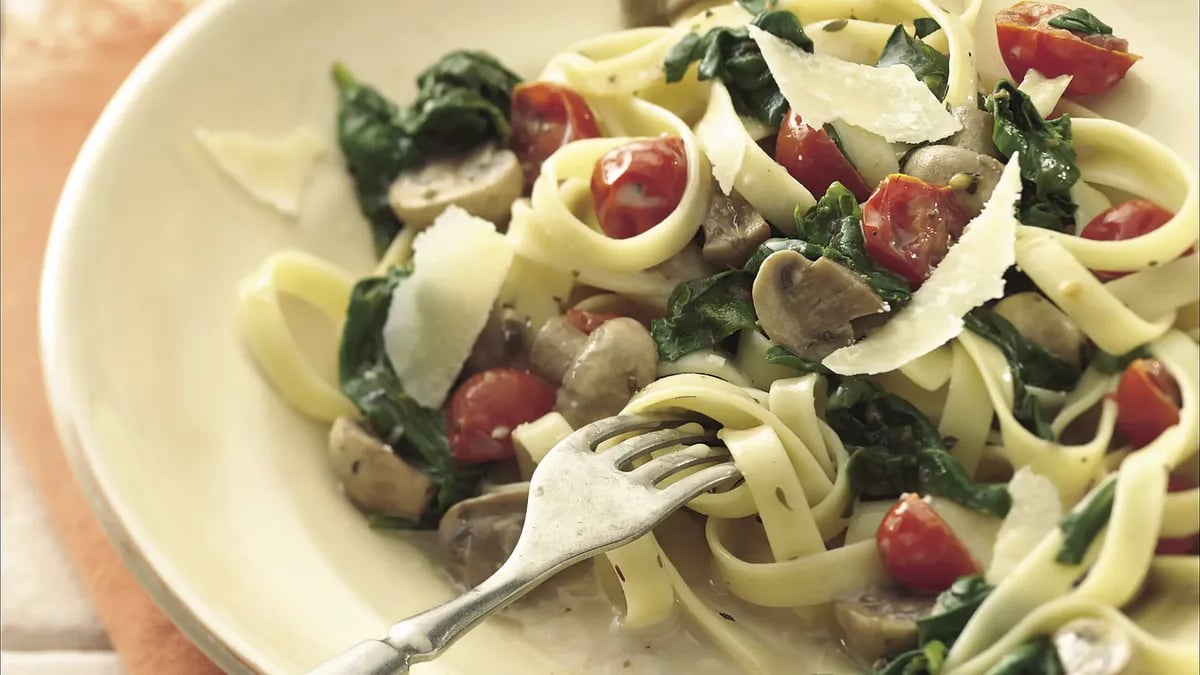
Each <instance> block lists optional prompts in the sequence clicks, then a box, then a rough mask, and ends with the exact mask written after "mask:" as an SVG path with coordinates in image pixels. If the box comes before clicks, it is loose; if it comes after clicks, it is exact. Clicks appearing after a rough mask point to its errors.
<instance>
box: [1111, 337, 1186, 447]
mask: <svg viewBox="0 0 1200 675" xmlns="http://www.w3.org/2000/svg"><path fill="white" fill-rule="evenodd" d="M1116 401H1117V430H1118V431H1120V432H1121V435H1122V436H1124V437H1125V440H1127V441H1129V443H1130V444H1131V445H1133V447H1135V448H1140V447H1143V446H1145V445H1147V444H1149V443H1150V442H1151V441H1153V440H1154V439H1156V438H1158V435H1159V434H1161V433H1162V432H1163V431H1164V430H1165V429H1166V428H1167V427H1172V426H1175V425H1176V424H1179V408H1180V407H1181V406H1182V405H1183V404H1182V398H1181V396H1180V393H1179V385H1178V384H1176V383H1175V378H1173V377H1171V375H1170V373H1168V372H1167V369H1166V368H1164V367H1163V365H1162V364H1161V363H1159V362H1158V361H1156V360H1154V359H1137V360H1136V361H1134V362H1133V363H1131V364H1129V367H1128V368H1126V369H1125V372H1124V373H1122V374H1121V381H1120V383H1119V384H1118V385H1117V395H1116Z"/></svg>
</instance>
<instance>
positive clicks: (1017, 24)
mask: <svg viewBox="0 0 1200 675" xmlns="http://www.w3.org/2000/svg"><path fill="white" fill-rule="evenodd" d="M1070 10H1071V8H1070V7H1063V6H1062V5H1052V4H1049V3H1045V2H1019V3H1017V4H1015V5H1013V6H1012V7H1009V8H1008V9H1005V10H1001V11H999V12H997V13H996V39H997V41H998V42H999V43H1000V55H1001V56H1002V57H1003V58H1004V65H1006V66H1008V72H1009V73H1011V74H1012V76H1013V79H1015V80H1017V81H1020V80H1021V79H1023V78H1024V77H1025V73H1026V72H1028V71H1029V70H1030V69H1033V70H1036V71H1038V72H1039V73H1041V74H1042V75H1045V76H1046V77H1058V76H1059V75H1071V76H1072V79H1071V84H1070V85H1069V86H1067V93H1068V94H1072V95H1075V96H1085V95H1090V94H1103V93H1104V92H1106V91H1108V90H1109V89H1112V88H1113V87H1114V86H1116V84H1117V82H1120V81H1121V79H1122V78H1123V77H1125V73H1126V72H1127V71H1128V70H1129V68H1130V66H1132V65H1133V64H1134V63H1137V62H1138V60H1139V59H1141V58H1142V57H1140V56H1138V55H1137V54H1130V53H1129V51H1128V50H1129V42H1128V41H1126V40H1123V39H1121V38H1119V37H1116V36H1114V35H1097V34H1090V35H1083V34H1080V33H1072V32H1071V31H1069V30H1064V29H1062V28H1055V27H1054V26H1051V25H1050V20H1051V19H1053V18H1055V17H1057V16H1059V15H1061V14H1065V13H1067V12H1069V11H1070Z"/></svg>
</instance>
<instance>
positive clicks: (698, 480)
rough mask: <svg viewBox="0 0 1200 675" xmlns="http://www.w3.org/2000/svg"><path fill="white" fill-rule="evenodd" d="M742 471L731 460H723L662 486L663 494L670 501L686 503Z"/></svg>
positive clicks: (738, 475) (737, 475)
mask: <svg viewBox="0 0 1200 675" xmlns="http://www.w3.org/2000/svg"><path fill="white" fill-rule="evenodd" d="M741 475H742V472H741V471H739V470H738V468H737V466H736V465H735V464H733V463H732V462H724V463H721V464H717V465H716V466H709V467H705V468H703V469H700V470H699V471H697V472H696V473H693V474H692V475H690V476H684V477H683V478H681V479H679V480H677V481H675V482H674V483H671V484H670V485H668V486H667V487H665V488H663V491H662V492H663V495H664V496H665V497H667V498H668V499H670V500H671V501H672V502H681V503H687V502H690V501H692V500H693V499H695V498H696V497H698V496H700V495H701V494H703V493H705V492H708V491H709V490H711V489H713V488H715V487H717V486H718V485H720V484H721V483H724V482H725V481H728V480H732V479H734V478H738V477H740V476H741Z"/></svg>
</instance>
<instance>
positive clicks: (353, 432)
mask: <svg viewBox="0 0 1200 675" xmlns="http://www.w3.org/2000/svg"><path fill="white" fill-rule="evenodd" d="M329 454H330V458H331V459H332V463H333V470H334V473H335V474H336V475H337V477H338V480H340V481H341V483H342V489H344V490H345V492H346V496H347V497H349V498H350V501H352V502H354V503H355V504H356V505H357V506H359V508H361V509H363V510H364V511H367V512H369V513H378V514H382V515H386V516H398V517H402V518H412V519H416V518H420V517H421V515H422V514H423V513H424V512H425V509H426V507H428V506H429V500H430V499H432V498H433V492H434V484H433V481H431V480H430V479H429V477H428V476H426V475H425V474H423V473H421V472H420V471H419V470H417V469H416V468H415V467H413V466H412V465H411V464H409V463H408V462H405V461H404V460H403V459H401V458H400V457H399V456H398V455H397V454H396V453H395V452H394V451H393V450H392V449H391V448H390V447H388V446H387V445H385V444H384V443H383V442H382V441H380V440H379V439H378V438H376V437H375V436H373V435H371V433H370V432H369V431H367V430H366V429H364V428H363V427H362V425H360V424H359V423H358V422H355V421H354V420H352V419H350V418H348V417H339V418H337V419H336V420H334V422H333V426H332V427H330V429H329Z"/></svg>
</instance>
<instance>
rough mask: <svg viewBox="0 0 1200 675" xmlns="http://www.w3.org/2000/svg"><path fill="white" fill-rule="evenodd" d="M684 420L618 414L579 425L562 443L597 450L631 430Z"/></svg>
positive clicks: (661, 426)
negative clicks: (597, 447) (604, 443)
mask: <svg viewBox="0 0 1200 675" xmlns="http://www.w3.org/2000/svg"><path fill="white" fill-rule="evenodd" d="M683 423H684V421H682V420H677V419H669V418H665V417H651V416H649V415H618V416H616V417H606V418H604V419H602V420H598V421H595V422H592V423H591V424H588V425H585V426H582V427H579V429H577V430H576V431H575V433H573V434H571V435H570V436H568V437H566V438H565V439H563V440H562V442H561V443H560V445H567V444H568V443H570V444H571V445H574V446H578V447H580V448H585V447H586V448H587V449H589V450H595V449H596V446H597V445H599V444H601V443H603V442H604V441H607V440H608V439H610V438H612V437H614V436H620V435H621V434H625V433H629V432H630V431H641V430H653V429H662V428H664V427H669V426H677V425H679V424H683Z"/></svg>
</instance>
